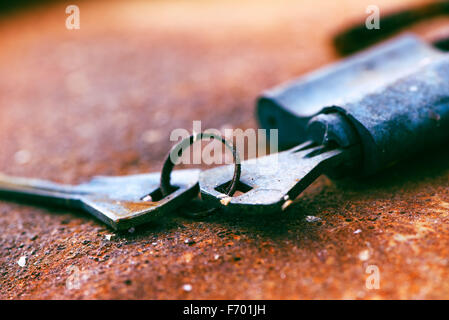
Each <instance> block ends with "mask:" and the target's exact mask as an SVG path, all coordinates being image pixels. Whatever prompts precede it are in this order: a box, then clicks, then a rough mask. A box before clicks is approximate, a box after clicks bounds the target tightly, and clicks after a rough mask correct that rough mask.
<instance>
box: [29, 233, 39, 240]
mask: <svg viewBox="0 0 449 320" xmlns="http://www.w3.org/2000/svg"><path fill="white" fill-rule="evenodd" d="M37 237H38V236H37V234H36V235H34V236H32V237H31V238H30V240H31V241H34V240H36V239H37Z"/></svg>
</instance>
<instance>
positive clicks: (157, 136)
mask: <svg viewBox="0 0 449 320" xmlns="http://www.w3.org/2000/svg"><path fill="white" fill-rule="evenodd" d="M323 2H324V1H323ZM378 2H379V4H380V5H382V6H381V7H389V6H391V5H392V4H391V3H390V1H378ZM395 3H397V4H398V5H400V4H410V3H421V2H420V1H405V0H404V1H402V0H400V1H397V2H395ZM287 4H288V5H287ZM368 4H371V1H360V0H344V1H338V3H331V2H330V1H328V2H326V3H325V4H324V3H323V4H322V5H317V4H316V1H308V0H307V1H301V2H293V1H292V2H287V3H283V2H260V1H257V2H238V3H237V2H232V1H231V2H229V1H228V2H214V3H206V2H193V3H172V2H140V1H138V2H130V1H127V2H125V1H124V2H113V3H112V2H107V3H106V2H105V3H93V2H90V1H89V4H87V2H82V3H80V9H81V14H82V21H81V23H82V24H81V29H80V30H79V31H76V32H74V31H67V30H66V29H65V28H64V20H65V16H64V6H61V5H56V6H54V7H49V8H42V9H40V10H34V11H29V12H24V13H18V14H16V15H14V16H10V17H6V18H3V19H2V20H1V21H0V33H1V35H2V36H1V37H0V47H1V48H2V50H0V105H1V108H0V140H1V141H2V144H1V146H0V172H5V173H7V174H14V175H21V176H33V177H40V178H45V179H51V180H55V181H58V182H61V183H79V182H81V181H83V180H86V179H88V178H90V177H92V176H94V175H120V174H132V173H146V172H150V171H154V170H158V169H159V168H160V166H161V164H162V161H163V159H164V156H165V155H166V153H167V152H168V150H169V149H170V146H171V144H170V143H169V141H168V134H169V133H170V131H171V130H172V129H174V128H187V129H190V128H191V125H192V120H198V119H202V120H203V125H204V127H206V128H207V127H214V128H222V127H230V126H232V127H239V128H249V127H254V126H255V121H254V120H253V113H254V99H255V97H256V96H257V95H258V94H259V93H260V92H261V91H262V90H263V89H266V88H269V87H272V86H273V85H275V84H277V83H280V82H282V81H284V80H286V79H289V78H292V77H294V76H297V75H300V74H303V73H305V72H307V71H310V70H312V69H314V68H317V67H319V66H322V65H324V64H325V63H328V62H331V61H335V60H336V59H337V57H336V56H335V54H334V51H333V49H332V47H331V45H330V43H331V41H330V38H329V35H330V34H332V33H333V32H335V30H336V28H338V27H339V26H342V25H344V24H346V23H347V22H348V21H349V20H350V19H352V18H359V17H360V15H361V14H362V15H363V13H364V12H365V9H366V6H367V5H368ZM317 26H319V27H317ZM217 61H219V62H220V63H217ZM448 160H449V152H448V151H446V150H441V152H439V153H438V154H434V155H428V156H426V157H421V158H417V159H415V160H413V161H410V162H408V163H405V164H403V165H401V166H400V167H393V168H391V169H389V170H388V171H386V172H384V173H383V174H382V175H379V176H377V177H375V178H373V179H370V180H366V181H357V180H343V181H338V182H336V181H332V180H329V179H327V178H325V177H321V178H319V179H318V180H317V181H316V182H315V183H314V184H312V186H311V187H310V188H308V190H306V192H305V194H303V195H302V196H301V197H300V199H298V200H297V201H295V202H294V203H293V204H292V205H291V206H290V208H289V210H286V211H285V212H284V213H283V214H280V215H278V216H273V217H270V218H268V219H261V218H258V217H247V216H241V215H239V214H227V215H213V216H210V217H206V218H203V219H201V220H194V219H190V218H187V217H185V216H184V215H183V211H182V210H179V211H177V212H174V213H172V214H170V215H169V216H167V217H166V219H165V220H164V221H161V222H160V223H158V224H153V225H147V226H145V227H142V228H137V229H136V230H135V231H134V232H133V233H115V232H113V231H112V230H111V229H108V228H107V227H105V226H103V225H101V224H99V223H98V222H96V221H95V220H93V219H92V218H91V217H90V216H88V215H85V214H83V213H77V212H72V211H68V210H60V209H45V208H36V207H32V206H27V205H23V204H14V203H6V202H0V230H1V233H0V298H2V299H32V298H37V299H47V298H51V299H57V298H63V299H88V298H101V299H108V298H119V299H126V298H137V299H156V298H157V299H166V298H193V299H195V298H211V299H215V298H231V299H232V298H267V299H271V298H361V299H371V298H449V285H448V284H447V281H446V279H447V278H448V276H449V258H448V256H449V249H448V248H449V236H448V234H449V228H448V221H449V182H448V181H449V179H448V178H449V165H448V163H449V161H448ZM23 256H26V257H27V258H26V260H25V261H23V259H20V258H21V257H23ZM18 262H20V263H21V264H22V265H24V266H23V267H21V266H20V265H19V264H18ZM23 262H25V263H23ZM368 265H377V266H378V267H379V269H380V289H379V290H369V289H367V288H366V287H365V281H366V278H367V276H368V275H367V274H366V273H365V270H366V267H367V266H368ZM77 270H78V271H79V273H77V275H78V280H79V284H80V286H79V289H77V288H73V287H70V286H67V281H68V280H73V276H74V273H75V272H77Z"/></svg>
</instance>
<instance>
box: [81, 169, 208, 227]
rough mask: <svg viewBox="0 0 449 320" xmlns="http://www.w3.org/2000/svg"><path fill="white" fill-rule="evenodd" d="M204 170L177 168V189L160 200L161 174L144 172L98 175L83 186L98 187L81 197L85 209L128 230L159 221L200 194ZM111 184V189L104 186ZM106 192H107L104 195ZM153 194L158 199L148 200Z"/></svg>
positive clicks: (175, 174)
mask: <svg viewBox="0 0 449 320" xmlns="http://www.w3.org/2000/svg"><path fill="white" fill-rule="evenodd" d="M199 173H200V170H198V169H185V170H176V171H173V172H172V174H171V183H172V185H173V186H175V187H176V188H177V189H176V190H175V191H174V192H173V193H171V194H169V195H168V196H166V197H164V198H161V199H159V197H160V195H159V193H160V190H159V183H160V174H159V173H152V174H140V175H133V176H124V177H96V178H94V179H93V180H92V181H91V182H89V183H87V184H84V185H81V186H80V187H82V188H83V189H84V190H86V189H89V188H91V189H92V190H97V191H96V192H93V193H92V194H89V195H85V196H82V197H81V200H82V206H83V209H84V210H86V211H88V212H89V213H91V214H92V215H94V216H95V217H97V218H98V219H99V220H101V221H103V222H104V223H106V224H108V225H109V226H111V227H112V228H113V229H115V230H127V229H129V228H131V227H135V226H137V225H140V224H143V223H146V222H150V221H154V220H157V219H158V218H159V217H161V216H162V215H164V214H167V213H169V212H171V211H173V210H176V209H177V208H179V207H180V206H182V205H183V204H184V203H185V202H187V201H189V200H191V199H193V198H195V197H196V196H197V195H198V192H199V188H198V178H199ZM105 186H107V192H105V189H104V187H105ZM102 193H103V194H102ZM148 195H153V197H155V198H156V199H157V201H145V200H144V199H146V198H148Z"/></svg>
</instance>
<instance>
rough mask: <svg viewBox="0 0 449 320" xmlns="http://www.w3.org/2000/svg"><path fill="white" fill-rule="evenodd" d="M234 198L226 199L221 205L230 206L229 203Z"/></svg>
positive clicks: (222, 200) (221, 201)
mask: <svg viewBox="0 0 449 320" xmlns="http://www.w3.org/2000/svg"><path fill="white" fill-rule="evenodd" d="M231 200H232V198H231V197H226V198H223V199H221V200H220V203H221V204H222V205H224V206H227V205H228V204H229V202H231Z"/></svg>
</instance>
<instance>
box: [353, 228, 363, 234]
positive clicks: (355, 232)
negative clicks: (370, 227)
mask: <svg viewBox="0 0 449 320" xmlns="http://www.w3.org/2000/svg"><path fill="white" fill-rule="evenodd" d="M360 232H362V229H357V230H355V231H354V234H359V233H360Z"/></svg>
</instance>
